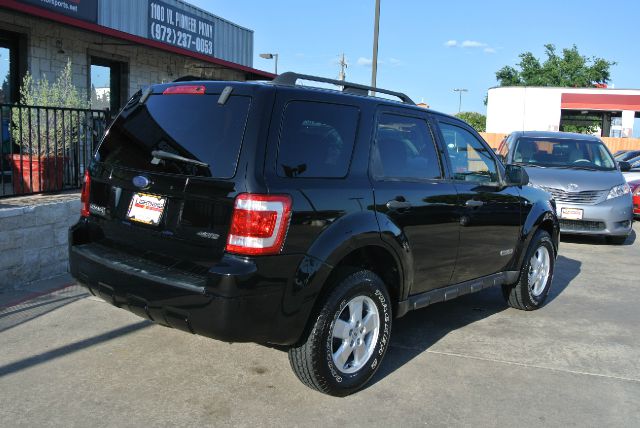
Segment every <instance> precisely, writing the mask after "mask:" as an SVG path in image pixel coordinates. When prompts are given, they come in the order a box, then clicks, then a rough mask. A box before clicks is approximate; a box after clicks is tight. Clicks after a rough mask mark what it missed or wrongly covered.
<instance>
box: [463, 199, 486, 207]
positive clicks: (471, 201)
mask: <svg viewBox="0 0 640 428" xmlns="http://www.w3.org/2000/svg"><path fill="white" fill-rule="evenodd" d="M465 205H466V206H468V207H469V208H479V207H481V206H483V205H484V202H482V201H476V200H475V199H469V200H468V201H467V202H465Z"/></svg>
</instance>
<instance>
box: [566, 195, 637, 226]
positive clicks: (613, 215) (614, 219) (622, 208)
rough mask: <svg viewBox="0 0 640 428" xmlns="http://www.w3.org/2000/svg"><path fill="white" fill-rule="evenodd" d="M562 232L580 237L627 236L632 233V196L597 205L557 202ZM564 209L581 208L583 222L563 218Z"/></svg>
mask: <svg viewBox="0 0 640 428" xmlns="http://www.w3.org/2000/svg"><path fill="white" fill-rule="evenodd" d="M556 205H557V212H558V219H559V221H560V232H562V233H566V234H580V235H610V236H626V235H628V234H629V233H630V232H631V227H632V223H633V205H632V202H631V195H626V196H620V197H618V198H614V199H610V200H608V201H605V202H602V203H599V204H595V205H581V204H569V203H565V202H557V201H556ZM562 208H579V209H581V210H582V212H583V217H582V220H566V219H563V218H561V215H562Z"/></svg>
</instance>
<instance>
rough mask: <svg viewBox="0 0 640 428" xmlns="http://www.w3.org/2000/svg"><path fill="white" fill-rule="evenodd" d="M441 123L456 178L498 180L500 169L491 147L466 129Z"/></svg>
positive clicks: (477, 180)
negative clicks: (488, 147)
mask: <svg viewBox="0 0 640 428" xmlns="http://www.w3.org/2000/svg"><path fill="white" fill-rule="evenodd" d="M439 124H440V131H441V132H442V136H443V138H444V143H445V144H446V146H447V151H448V152H449V159H451V168H452V171H453V178H454V180H460V181H473V182H478V183H490V182H494V183H495V182H498V169H497V166H496V162H495V160H494V159H493V157H492V156H491V154H490V153H489V149H487V148H486V147H485V146H484V145H483V144H482V143H481V142H480V141H478V139H477V138H476V137H475V136H474V135H473V134H472V133H471V132H469V131H467V130H466V129H464V128H460V127H459V126H455V125H450V124H448V123H444V122H439Z"/></svg>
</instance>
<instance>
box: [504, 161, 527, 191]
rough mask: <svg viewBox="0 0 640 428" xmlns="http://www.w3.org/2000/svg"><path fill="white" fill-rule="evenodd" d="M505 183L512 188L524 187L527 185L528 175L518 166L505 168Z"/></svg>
mask: <svg viewBox="0 0 640 428" xmlns="http://www.w3.org/2000/svg"><path fill="white" fill-rule="evenodd" d="M506 176H507V183H508V184H510V185H512V186H526V185H527V184H529V174H527V171H526V170H525V169H524V168H523V167H521V166H520V165H507V166H506Z"/></svg>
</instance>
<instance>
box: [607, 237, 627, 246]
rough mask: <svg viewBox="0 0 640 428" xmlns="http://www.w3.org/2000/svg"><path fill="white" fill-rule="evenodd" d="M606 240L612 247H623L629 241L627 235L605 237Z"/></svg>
mask: <svg viewBox="0 0 640 428" xmlns="http://www.w3.org/2000/svg"><path fill="white" fill-rule="evenodd" d="M604 239H605V240H606V241H607V244H611V245H623V244H624V243H625V242H626V241H627V235H624V236H608V235H607V236H605V237H604Z"/></svg>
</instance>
